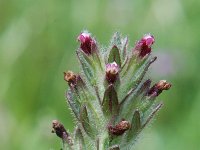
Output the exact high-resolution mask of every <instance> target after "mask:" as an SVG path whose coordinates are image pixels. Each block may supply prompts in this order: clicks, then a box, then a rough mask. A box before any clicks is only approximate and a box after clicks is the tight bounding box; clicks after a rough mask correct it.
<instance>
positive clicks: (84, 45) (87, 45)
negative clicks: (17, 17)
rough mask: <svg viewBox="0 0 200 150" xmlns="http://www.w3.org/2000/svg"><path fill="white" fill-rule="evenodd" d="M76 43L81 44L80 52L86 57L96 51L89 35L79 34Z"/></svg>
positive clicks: (94, 43) (95, 46) (85, 33)
mask: <svg viewBox="0 0 200 150" xmlns="http://www.w3.org/2000/svg"><path fill="white" fill-rule="evenodd" d="M78 41H79V42H80V43H81V45H80V48H81V50H82V51H83V52H84V53H86V54H87V55H91V54H92V53H93V52H95V51H96V49H97V45H96V41H95V40H94V39H93V38H92V37H91V36H90V33H87V32H83V33H81V34H80V35H79V36H78Z"/></svg>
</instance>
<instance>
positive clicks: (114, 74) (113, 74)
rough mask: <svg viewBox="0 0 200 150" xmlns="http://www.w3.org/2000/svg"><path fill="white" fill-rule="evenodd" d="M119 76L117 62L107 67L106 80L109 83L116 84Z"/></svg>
mask: <svg viewBox="0 0 200 150" xmlns="http://www.w3.org/2000/svg"><path fill="white" fill-rule="evenodd" d="M118 75H119V66H118V65H117V63H116V62H113V63H110V64H107V65H106V80H107V81H108V82H109V83H114V82H115V81H116V80H117V78H118Z"/></svg>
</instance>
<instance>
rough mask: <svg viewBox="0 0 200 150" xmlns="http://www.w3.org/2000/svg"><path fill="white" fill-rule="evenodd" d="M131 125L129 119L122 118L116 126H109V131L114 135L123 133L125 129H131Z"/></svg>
mask: <svg viewBox="0 0 200 150" xmlns="http://www.w3.org/2000/svg"><path fill="white" fill-rule="evenodd" d="M130 127H131V125H130V123H129V122H128V121H126V120H122V121H120V122H119V123H118V124H117V125H116V126H114V127H113V126H112V125H109V126H108V131H109V133H110V134H112V135H117V136H119V135H122V134H123V133H124V132H125V131H127V130H128V129H130Z"/></svg>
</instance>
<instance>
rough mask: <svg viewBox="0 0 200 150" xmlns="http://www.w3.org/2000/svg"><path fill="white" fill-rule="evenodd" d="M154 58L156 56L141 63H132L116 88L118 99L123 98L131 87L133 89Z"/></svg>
mask: <svg viewBox="0 0 200 150" xmlns="http://www.w3.org/2000/svg"><path fill="white" fill-rule="evenodd" d="M155 60H156V57H153V58H149V59H147V60H146V61H144V62H143V63H141V64H138V65H136V64H133V66H131V68H129V70H128V71H127V73H126V74H125V75H124V76H123V77H122V79H121V86H120V88H119V90H118V92H119V99H121V100H123V99H124V98H125V96H126V95H127V93H128V92H129V91H130V90H131V89H135V88H136V87H137V86H138V84H139V83H140V82H141V81H142V79H143V78H144V76H145V74H146V72H147V70H148V68H149V66H150V65H151V64H152V63H153V62H154V61H155Z"/></svg>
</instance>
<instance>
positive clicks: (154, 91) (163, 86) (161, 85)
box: [148, 80, 172, 96]
mask: <svg viewBox="0 0 200 150" xmlns="http://www.w3.org/2000/svg"><path fill="white" fill-rule="evenodd" d="M171 86H172V85H171V84H170V83H168V82H167V81H166V80H160V81H159V82H158V83H156V84H155V85H154V86H153V87H152V88H150V90H149V92H148V95H152V96H158V95H159V94H161V93H162V91H163V90H169V89H170V88H171Z"/></svg>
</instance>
